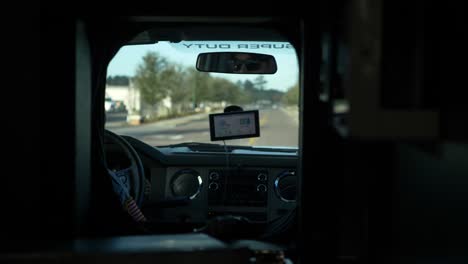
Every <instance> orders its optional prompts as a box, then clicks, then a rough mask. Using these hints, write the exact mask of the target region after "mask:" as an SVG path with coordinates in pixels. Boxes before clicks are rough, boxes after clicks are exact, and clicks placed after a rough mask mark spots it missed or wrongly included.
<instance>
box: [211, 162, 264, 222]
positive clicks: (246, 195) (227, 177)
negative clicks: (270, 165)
mask: <svg viewBox="0 0 468 264" xmlns="http://www.w3.org/2000/svg"><path fill="white" fill-rule="evenodd" d="M267 202H268V170H266V169H249V168H230V169H216V170H210V171H209V175H208V216H209V217H213V216H219V215H229V214H230V215H238V216H245V217H247V218H248V219H249V220H251V221H266V220H267Z"/></svg>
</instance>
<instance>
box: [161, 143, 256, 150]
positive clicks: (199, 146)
mask: <svg viewBox="0 0 468 264" xmlns="http://www.w3.org/2000/svg"><path fill="white" fill-rule="evenodd" d="M160 147H169V148H178V147H187V148H189V149H191V150H194V151H206V152H225V151H226V150H227V151H228V152H232V151H233V150H234V149H252V147H251V146H231V145H226V146H224V145H221V144H216V143H200V142H184V143H178V144H172V145H167V146H160Z"/></svg>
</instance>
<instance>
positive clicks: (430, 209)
mask: <svg viewBox="0 0 468 264" xmlns="http://www.w3.org/2000/svg"><path fill="white" fill-rule="evenodd" d="M396 153H397V158H396V163H395V178H396V182H397V185H396V188H395V189H394V192H395V194H396V195H398V200H396V203H395V204H394V207H395V209H397V210H395V212H396V214H395V215H394V223H393V224H394V225H393V231H392V232H393V235H394V241H393V242H394V243H395V245H398V247H399V251H400V254H402V255H408V254H409V255H413V254H416V255H418V254H435V255H463V254H466V249H467V248H468V239H467V238H468V225H467V223H468V208H467V205H468V144H456V143H448V142H447V143H441V144H439V145H437V146H436V147H435V148H433V149H425V148H421V147H417V146H414V145H410V144H398V145H397V147H396Z"/></svg>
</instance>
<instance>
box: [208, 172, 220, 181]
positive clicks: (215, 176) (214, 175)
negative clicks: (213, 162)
mask: <svg viewBox="0 0 468 264" xmlns="http://www.w3.org/2000/svg"><path fill="white" fill-rule="evenodd" d="M209 178H210V180H212V181H217V180H219V173H217V172H215V171H213V172H211V173H210V176H209Z"/></svg>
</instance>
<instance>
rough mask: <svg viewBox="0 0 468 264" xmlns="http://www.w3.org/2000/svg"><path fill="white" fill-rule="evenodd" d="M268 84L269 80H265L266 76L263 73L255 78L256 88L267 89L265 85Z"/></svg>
mask: <svg viewBox="0 0 468 264" xmlns="http://www.w3.org/2000/svg"><path fill="white" fill-rule="evenodd" d="M266 84H267V81H266V80H265V77H264V76H263V75H259V76H258V77H257V78H255V80H254V85H255V88H257V89H258V90H260V91H263V90H265V85H266Z"/></svg>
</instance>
